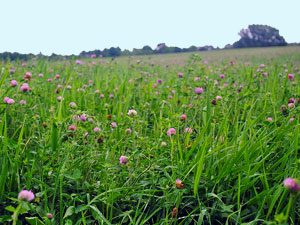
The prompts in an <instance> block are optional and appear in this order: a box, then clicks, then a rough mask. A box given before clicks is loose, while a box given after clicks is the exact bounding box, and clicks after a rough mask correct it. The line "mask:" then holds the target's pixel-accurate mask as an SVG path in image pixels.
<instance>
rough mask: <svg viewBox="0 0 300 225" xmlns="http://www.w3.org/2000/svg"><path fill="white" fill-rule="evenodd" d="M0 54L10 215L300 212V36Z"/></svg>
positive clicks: (291, 220) (217, 219)
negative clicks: (78, 55) (100, 54)
mask: <svg viewBox="0 0 300 225" xmlns="http://www.w3.org/2000/svg"><path fill="white" fill-rule="evenodd" d="M0 67H1V68H0V101H1V102H0V120H1V123H0V162H1V163H0V224H38V225H41V224H47V225H50V224H51V225H55V224H66V225H70V224H74V225H75V224H77V225H79V224H211V225H216V224H299V223H300V217H299V216H300V209H299V206H300V205H299V202H297V197H298V195H297V192H298V190H297V191H295V189H292V188H290V186H288V185H286V183H285V184H284V180H285V179H286V178H288V177H290V178H295V180H294V181H295V182H296V183H297V182H298V180H297V178H300V174H299V166H300V160H299V155H300V148H299V142H300V140H299V135H300V127H299V120H300V114H299V113H300V86H299V84H300V72H299V71H300V47H281V48H257V49H242V50H220V51H212V52H197V53H195V54H192V53H186V54H185V53H184V54H170V55H168V54H167V55H157V56H153V55H152V56H141V57H137V56H135V57H121V58H116V59H110V58H90V59H83V60H75V59H74V60H71V61H69V60H65V61H58V62H47V61H45V60H39V59H33V60H32V61H29V62H20V61H12V62H9V61H7V60H6V61H0ZM296 189H297V188H296ZM22 190H23V191H22ZM24 190H27V191H28V192H26V191H25V192H24Z"/></svg>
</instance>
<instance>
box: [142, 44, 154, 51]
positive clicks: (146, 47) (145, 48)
mask: <svg viewBox="0 0 300 225" xmlns="http://www.w3.org/2000/svg"><path fill="white" fill-rule="evenodd" d="M142 50H144V51H152V48H151V47H150V46H149V45H145V46H144V47H143V48H142Z"/></svg>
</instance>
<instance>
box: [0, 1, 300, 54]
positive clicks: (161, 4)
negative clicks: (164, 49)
mask: <svg viewBox="0 0 300 225" xmlns="http://www.w3.org/2000/svg"><path fill="white" fill-rule="evenodd" d="M283 2H284V3H283ZM299 9H300V0H285V1H281V0H252V1H243V0H227V1H225V0H224V1H223V0H205V1H204V0H185V1H184V0H151V1H150V0H149V1H148V0H147V1H146V0H127V1H125V0H110V1H109V0H106V1H102V0H81V1H79V0H26V1H25V0H7V1H5V0H0V24H1V34H0V52H4V51H9V52H19V53H34V54H37V53H39V52H42V53H43V54H46V55H50V54H52V53H56V54H63V55H68V54H79V53H80V52H81V51H90V50H95V49H100V50H103V49H104V48H110V47H120V48H121V49H122V50H124V49H129V50H132V48H142V47H143V46H144V45H149V46H151V47H152V48H155V47H156V45H157V44H158V43H162V42H163V43H166V44H167V45H168V46H177V47H181V48H183V47H189V46H191V45H195V46H204V45H213V46H214V47H217V46H219V47H224V46H225V45H226V44H232V43H233V42H235V41H237V40H238V39H239V36H238V32H239V31H240V30H241V29H242V28H247V26H248V25H250V24H264V25H270V26H272V27H275V28H277V29H278V30H279V33H280V35H282V36H283V37H284V38H285V39H286V41H287V42H289V43H291V42H300V29H299V27H300V18H299Z"/></svg>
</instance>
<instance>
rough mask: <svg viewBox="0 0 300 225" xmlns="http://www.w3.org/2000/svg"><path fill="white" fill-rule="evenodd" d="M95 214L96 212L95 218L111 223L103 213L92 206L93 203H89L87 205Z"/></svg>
mask: <svg viewBox="0 0 300 225" xmlns="http://www.w3.org/2000/svg"><path fill="white" fill-rule="evenodd" d="M89 207H90V208H91V209H92V210H93V211H94V212H95V213H96V214H97V218H96V219H98V220H100V221H104V222H105V223H106V224H111V223H110V222H109V221H108V220H107V219H106V218H105V217H104V215H103V214H102V213H101V212H100V210H99V209H98V208H97V207H96V206H94V205H90V206H89Z"/></svg>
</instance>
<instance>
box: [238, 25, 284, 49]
mask: <svg viewBox="0 0 300 225" xmlns="http://www.w3.org/2000/svg"><path fill="white" fill-rule="evenodd" d="M239 35H240V36H241V39H240V40H239V41H237V42H235V43H234V44H233V47H234V48H247V47H267V46H285V45H287V43H286V41H285V39H284V38H283V37H282V36H280V35H279V31H278V30H277V29H275V28H273V27H270V26H267V25H249V26H248V29H242V30H241V31H240V32H239Z"/></svg>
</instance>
